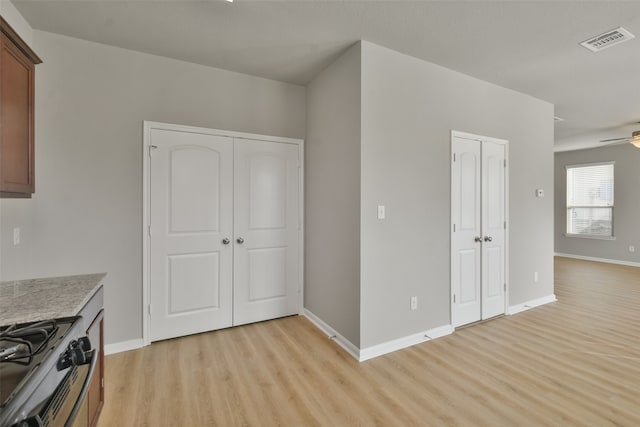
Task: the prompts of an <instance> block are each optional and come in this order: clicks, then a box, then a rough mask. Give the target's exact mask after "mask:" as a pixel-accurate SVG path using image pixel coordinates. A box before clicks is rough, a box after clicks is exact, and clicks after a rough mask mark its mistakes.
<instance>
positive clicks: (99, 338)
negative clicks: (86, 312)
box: [86, 310, 104, 426]
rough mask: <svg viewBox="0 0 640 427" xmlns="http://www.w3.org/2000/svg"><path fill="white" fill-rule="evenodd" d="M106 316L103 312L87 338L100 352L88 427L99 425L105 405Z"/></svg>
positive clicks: (89, 402)
mask: <svg viewBox="0 0 640 427" xmlns="http://www.w3.org/2000/svg"><path fill="white" fill-rule="evenodd" d="M103 324H104V316H103V311H102V310H100V313H99V314H98V315H97V316H96V318H95V319H94V321H93V323H91V326H89V329H88V330H87V336H88V337H89V339H90V340H91V344H92V345H93V348H95V349H97V350H98V354H97V355H96V356H97V357H98V360H97V361H96V363H97V364H96V367H95V370H94V371H93V377H92V378H91V383H90V384H89V390H88V392H87V397H86V400H87V401H86V404H87V412H88V425H89V426H95V425H97V424H98V416H99V415H100V411H101V410H102V405H103V404H104V325H103Z"/></svg>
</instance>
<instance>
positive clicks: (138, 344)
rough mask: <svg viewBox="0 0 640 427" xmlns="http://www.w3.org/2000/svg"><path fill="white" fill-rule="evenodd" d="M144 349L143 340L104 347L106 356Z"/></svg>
mask: <svg viewBox="0 0 640 427" xmlns="http://www.w3.org/2000/svg"><path fill="white" fill-rule="evenodd" d="M142 347H143V341H142V338H138V339H135V340H129V341H121V342H116V343H113V344H107V345H105V346H104V354H115V353H122V352H123V351H129V350H135V349H137V348H142Z"/></svg>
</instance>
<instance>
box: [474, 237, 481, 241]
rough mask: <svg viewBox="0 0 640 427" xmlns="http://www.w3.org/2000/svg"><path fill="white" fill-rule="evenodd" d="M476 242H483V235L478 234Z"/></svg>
mask: <svg viewBox="0 0 640 427" xmlns="http://www.w3.org/2000/svg"><path fill="white" fill-rule="evenodd" d="M474 240H475V241H476V242H482V237H480V236H476V238H475V239H474Z"/></svg>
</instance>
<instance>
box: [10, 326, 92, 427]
mask: <svg viewBox="0 0 640 427" xmlns="http://www.w3.org/2000/svg"><path fill="white" fill-rule="evenodd" d="M79 319H80V317H66V318H61V319H55V320H47V321H43V322H32V323H25V324H16V325H10V326H4V327H0V427H8V426H14V425H15V426H20V427H22V426H43V425H66V419H65V421H64V422H54V423H51V422H50V420H52V419H53V418H51V414H50V413H49V412H51V411H49V409H48V408H50V407H52V406H54V405H58V406H59V405H60V404H61V403H60V402H55V400H56V399H57V400H60V398H59V397H58V396H57V395H59V394H62V395H64V396H63V397H66V396H67V395H68V394H69V393H68V392H66V391H61V390H60V389H61V388H64V387H68V386H69V385H68V383H70V382H76V380H77V377H78V369H79V367H82V365H89V364H91V365H92V366H93V364H92V363H91V358H92V356H93V351H92V350H91V344H90V342H89V339H88V338H87V337H86V336H84V331H83V328H82V325H81V324H82V322H79V321H78V320H79ZM83 369H84V370H85V371H89V366H86V367H84V368H83ZM88 375H90V373H88V374H85V375H84V376H85V377H86V376H88ZM71 386H73V384H71ZM75 388H76V389H78V392H77V394H78V395H79V394H80V393H81V389H83V388H84V387H82V384H79V385H77V386H76V387H75ZM76 398H78V396H76ZM71 407H72V408H74V405H73V404H71ZM69 412H71V410H70V411H69ZM74 412H75V408H74ZM56 415H57V413H56ZM68 415H69V414H67V416H68ZM47 417H48V419H49V420H47ZM54 418H55V417H54Z"/></svg>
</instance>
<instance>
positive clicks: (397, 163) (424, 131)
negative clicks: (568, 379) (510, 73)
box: [360, 42, 553, 349]
mask: <svg viewBox="0 0 640 427" xmlns="http://www.w3.org/2000/svg"><path fill="white" fill-rule="evenodd" d="M361 109H362V112H361V114H362V130H361V138H362V142H361V168H362V172H361V175H362V181H361V189H362V198H361V301H362V303H361V304H362V306H361V311H362V313H361V323H362V324H361V340H360V344H361V345H360V348H361V349H362V348H367V347H370V346H373V345H377V344H381V343H385V342H388V341H391V340H394V339H398V338H403V337H408V336H411V335H413V334H416V333H420V332H421V331H425V330H429V329H431V328H438V327H440V326H444V325H448V324H450V313H449V312H450V277H449V276H450V270H449V269H450V267H449V265H450V264H449V262H450V260H449V258H450V243H449V241H450V229H449V227H450V184H449V179H450V158H449V157H450V155H449V153H450V131H451V130H459V131H463V132H469V133H474V134H477V135H486V136H491V137H496V138H501V139H506V140H508V141H509V161H510V169H509V170H510V177H509V180H510V187H509V216H510V222H509V237H510V240H509V255H508V257H509V258H508V259H509V265H508V271H509V283H510V300H509V304H510V305H515V304H520V303H523V302H526V301H531V300H535V299H537V298H544V297H548V296H550V295H552V294H553V106H552V105H551V104H549V103H547V102H543V101H540V100H538V99H535V98H532V97H530V96H528V95H524V94H521V93H518V92H515V91H512V90H509V89H505V88H502V87H499V86H496V85H493V84H490V83H487V82H484V81H482V80H478V79H475V78H472V77H469V76H466V75H464V74H461V73H458V72H455V71H452V70H449V69H446V68H444V67H441V66H438V65H435V64H432V63H429V62H426V61H423V60H420V59H417V58H413V57H410V56H407V55H404V54H401V53H398V52H395V51H392V50H390V49H387V48H383V47H380V46H376V45H374V44H371V43H368V42H362V100H361ZM536 188H542V189H544V190H545V191H546V195H545V197H544V198H536V197H535V189H536ZM377 205H385V206H386V219H385V220H379V219H377V217H376V212H377ZM536 271H537V272H538V277H539V281H538V282H537V283H534V280H533V278H534V272H536ZM412 296H417V297H418V309H417V310H415V311H411V310H410V298H411V297H412Z"/></svg>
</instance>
